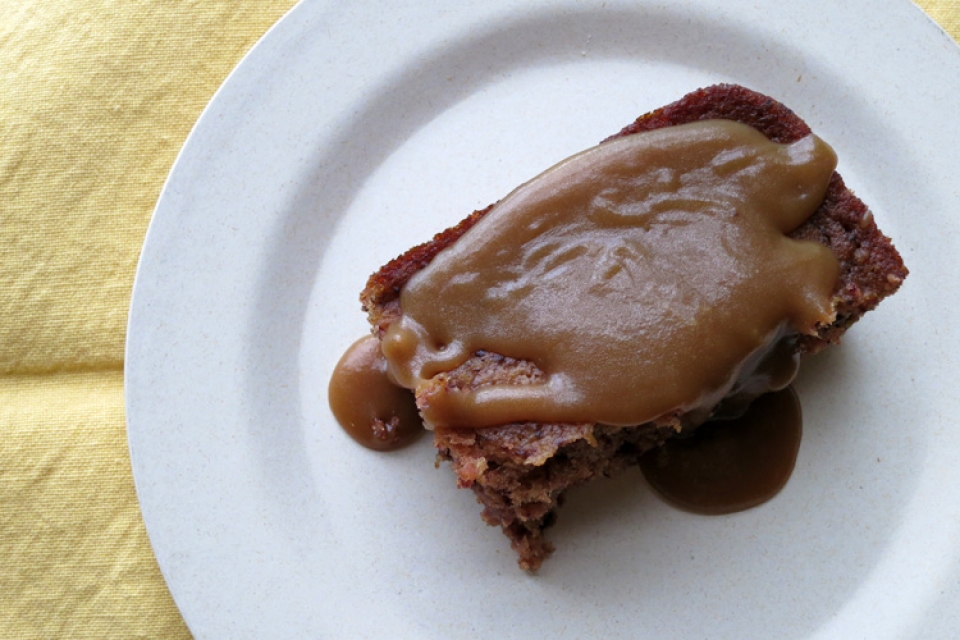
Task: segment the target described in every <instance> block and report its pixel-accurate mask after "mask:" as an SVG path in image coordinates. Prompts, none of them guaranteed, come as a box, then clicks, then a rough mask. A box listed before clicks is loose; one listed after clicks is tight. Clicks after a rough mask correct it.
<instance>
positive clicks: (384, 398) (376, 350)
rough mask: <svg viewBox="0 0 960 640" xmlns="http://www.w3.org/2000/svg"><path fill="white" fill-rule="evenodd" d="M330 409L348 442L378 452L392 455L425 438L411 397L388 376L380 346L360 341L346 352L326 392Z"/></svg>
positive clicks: (374, 341)
mask: <svg viewBox="0 0 960 640" xmlns="http://www.w3.org/2000/svg"><path fill="white" fill-rule="evenodd" d="M328 397H329V400H330V409H331V410H332V411H333V415H334V417H336V419H337V422H339V423H340V426H341V427H343V429H344V431H346V432H347V434H349V435H350V437H351V438H353V439H354V440H356V441H357V442H359V443H360V444H362V445H363V446H365V447H368V448H370V449H376V450H377V451H393V450H395V449H400V448H402V447H405V446H406V445H408V444H410V443H411V442H413V441H414V440H415V439H416V438H417V437H418V436H419V435H420V434H421V433H423V430H424V429H423V423H422V421H421V420H420V415H419V414H418V413H417V405H416V403H415V401H414V398H413V394H412V393H411V392H410V391H409V390H408V389H404V388H402V387H398V386H397V385H396V384H394V383H393V382H392V381H391V380H390V377H389V375H388V374H387V362H386V360H384V358H383V354H382V353H381V351H380V342H379V341H378V340H377V339H376V338H375V337H373V336H367V337H365V338H361V339H360V340H358V341H357V342H355V343H353V345H352V346H351V347H350V348H349V349H347V351H346V353H344V355H343V357H342V358H341V359H340V362H338V363H337V366H336V368H335V369H334V372H333V376H331V378H330V386H329V388H328Z"/></svg>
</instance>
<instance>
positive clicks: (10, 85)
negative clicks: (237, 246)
mask: <svg viewBox="0 0 960 640" xmlns="http://www.w3.org/2000/svg"><path fill="white" fill-rule="evenodd" d="M293 4H294V2H293V0H257V1H256V2H250V1H244V0H189V1H188V0H181V1H173V0H123V1H121V0H44V1H43V2H37V1H36V0H3V2H2V8H0V74H2V78H3V88H2V91H0V140H2V151H0V637H3V638H141V637H142V638H188V637H189V631H188V630H187V628H186V626H185V625H184V623H183V621H182V620H181V618H180V615H179V613H178V612H177V609H176V607H175V605H174V604H173V601H172V600H171V598H170V595H169V592H168V591H167V588H166V586H165V584H164V582H163V578H162V577H161V575H160V572H159V569H158V567H157V564H156V561H155V559H154V557H153V554H152V552H151V550H150V546H149V542H148V541H147V537H146V532H145V530H144V527H143V522H142V520H141V517H140V511H139V507H138V505H137V499H136V495H135V493H134V487H133V479H132V477H131V473H130V463H129V458H128V454H127V444H126V434H125V431H124V416H123V346H124V337H125V324H126V317H127V305H128V303H129V299H130V290H131V286H132V283H133V274H134V269H135V267H136V261H137V258H138V255H139V250H140V246H141V243H142V241H143V236H144V233H145V231H146V227H147V223H148V221H149V218H150V214H151V211H152V209H153V206H154V203H155V201H156V198H157V195H158V194H159V191H160V188H161V186H162V184H163V181H164V178H165V177H166V174H167V172H168V171H169V168H170V166H171V164H172V163H173V160H174V158H175V156H176V154H177V151H178V150H179V148H180V146H181V144H182V143H183V141H184V139H185V137H186V135H187V133H188V132H189V130H190V128H191V127H192V126H193V123H194V121H195V120H196V118H197V116H199V114H200V111H201V110H202V108H203V107H204V105H205V104H206V103H207V101H208V100H209V99H210V97H211V96H212V95H213V92H214V91H215V90H216V88H217V87H218V86H219V85H220V83H221V82H222V81H223V79H224V78H225V77H226V75H227V73H228V72H229V71H230V69H231V68H233V66H235V65H236V63H237V62H238V61H239V59H240V57H241V56H242V55H243V53H244V52H246V51H247V50H248V49H249V47H250V46H251V45H253V43H254V42H256V40H257V39H258V38H259V37H260V36H261V35H262V34H263V32H264V31H266V29H267V28H268V27H269V26H270V25H271V24H273V23H274V22H275V21H276V20H277V19H278V18H279V17H280V16H281V15H282V14H283V13H285V12H286V11H287V10H288V9H289V8H290V7H291V6H292V5H293ZM919 4H920V5H921V6H922V7H924V8H925V9H926V10H927V11H928V12H929V13H930V15H931V16H933V17H934V18H935V19H937V20H938V21H939V22H940V24H941V25H943V26H944V27H945V28H946V29H947V30H948V31H949V32H950V33H951V34H952V35H953V37H954V38H957V39H958V40H960V1H958V0H921V1H920V2H919Z"/></svg>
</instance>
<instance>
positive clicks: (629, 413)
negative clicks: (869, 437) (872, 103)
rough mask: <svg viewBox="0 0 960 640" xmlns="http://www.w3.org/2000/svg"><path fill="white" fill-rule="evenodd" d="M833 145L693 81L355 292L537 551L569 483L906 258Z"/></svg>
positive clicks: (833, 316) (870, 297) (684, 423)
mask: <svg viewBox="0 0 960 640" xmlns="http://www.w3.org/2000/svg"><path fill="white" fill-rule="evenodd" d="M835 163H836V157H835V155H834V154H833V151H832V150H831V149H830V148H829V147H828V146H827V145H826V144H825V143H823V141H821V140H820V139H819V138H817V137H816V136H814V135H812V133H811V131H810V129H809V127H808V126H807V125H806V124H805V123H804V122H803V121H802V120H801V119H800V118H799V117H798V116H796V115H795V114H794V113H793V112H792V111H790V110H789V109H787V108H786V107H785V106H783V105H782V104H780V103H778V102H776V101H775V100H773V99H771V98H769V97H766V96H763V95H761V94H758V93H756V92H753V91H751V90H748V89H745V88H743V87H740V86H736V85H717V86H713V87H709V88H706V89H701V90H698V91H695V92H693V93H691V94H689V95H687V96H685V97H684V98H682V99H681V100H679V101H677V102H675V103H673V104H671V105H668V106H666V107H663V108H661V109H658V110H656V111H654V112H652V113H649V114H647V115H644V116H642V117H640V118H639V119H638V120H637V121H636V122H634V123H633V124H631V125H630V126H628V127H626V128H625V129H623V130H622V131H621V132H620V133H618V134H616V135H615V136H612V137H611V138H610V139H608V140H606V141H604V143H602V144H601V145H599V146H598V147H595V148H593V149H590V150H587V151H585V152H583V153H582V154H578V155H577V156H574V157H573V158H571V159H568V160H566V161H564V162H562V163H560V164H559V165H557V166H556V167H554V168H552V169H550V170H549V171H548V172H545V173H544V174H542V175H541V176H539V177H538V178H536V179H534V180H531V181H530V182H528V183H526V184H525V185H523V186H521V187H519V188H518V189H517V190H515V191H514V192H513V193H511V194H510V195H508V196H507V197H506V198H504V199H503V200H501V201H500V202H498V203H496V204H494V205H491V206H490V207H487V208H486V209H483V210H481V211H477V212H474V213H473V214H471V215H470V216H468V217H467V218H466V219H464V220H463V221H462V222H460V223H459V224H458V225H456V226H454V227H452V228H450V229H447V230H446V231H443V232H442V233H440V234H438V235H436V236H435V237H434V238H433V240H431V241H430V242H427V243H425V244H422V245H419V246H417V247H414V248H413V249H410V250H409V251H407V252H406V253H404V254H403V255H401V256H400V257H398V258H396V259H395V260H393V261H391V262H390V263H388V264H387V265H385V266H384V267H383V268H382V269H380V271H378V272H377V273H375V274H374V275H373V276H371V277H370V279H369V281H368V283H367V286H366V288H365V289H364V291H363V293H362V294H361V302H362V303H363V307H364V309H365V310H366V311H367V313H368V316H369V319H370V322H371V324H372V325H373V329H374V335H375V336H376V337H377V338H378V339H379V340H380V346H381V350H382V353H383V355H384V356H385V358H386V361H387V362H388V363H389V371H390V375H391V377H392V379H393V380H394V381H395V382H397V383H399V384H400V385H402V386H404V387H407V388H409V389H412V390H413V392H414V394H415V396H416V401H417V406H418V408H419V411H420V414H421V416H422V417H423V419H424V422H425V424H426V426H427V427H428V428H432V429H433V431H434V442H435V445H436V447H437V450H438V452H439V453H438V455H439V458H440V459H443V460H447V461H449V462H450V463H451V465H452V467H453V469H454V471H455V473H456V474H457V479H458V485H459V486H460V487H465V488H467V487H468V488H471V489H472V490H473V492H474V494H475V496H476V498H477V500H478V501H479V502H480V504H481V505H482V507H483V512H482V516H483V519H484V520H485V521H486V522H487V523H488V524H490V525H498V526H500V527H501V528H502V529H503V531H504V533H505V534H506V535H507V537H508V538H510V540H511V543H512V546H513V548H514V549H515V550H516V551H517V553H518V555H519V565H520V567H521V568H523V569H526V570H531V571H532V570H536V569H537V568H539V566H540V564H541V563H542V562H543V560H544V558H546V557H547V556H548V555H549V554H550V553H551V552H552V550H553V547H552V545H551V544H550V542H549V541H548V540H547V539H546V538H545V536H544V531H545V529H546V528H547V527H549V526H550V525H551V524H552V523H553V522H554V520H555V518H556V514H557V509H558V507H559V506H560V504H561V503H562V500H563V495H564V492H565V491H566V490H567V489H569V488H571V487H573V486H576V485H579V484H582V483H584V482H587V481H589V480H591V479H593V478H597V477H609V476H612V475H614V474H616V473H618V472H620V471H622V470H624V469H626V468H628V467H630V466H632V465H636V464H638V460H639V458H640V456H641V455H642V454H643V453H644V452H646V451H649V450H651V449H653V448H655V447H658V446H659V445H661V444H663V443H664V442H665V441H666V440H667V439H669V438H671V437H673V436H675V435H677V434H678V433H688V432H690V431H692V430H693V429H696V428H697V427H698V426H699V425H700V424H701V423H703V422H704V421H705V420H707V419H710V418H713V417H717V416H723V415H735V414H737V413H740V412H742V411H743V409H744V408H745V407H746V406H747V405H748V404H749V403H750V402H751V401H752V400H753V399H754V398H756V397H757V396H759V395H760V394H762V393H766V392H767V391H771V390H777V389H782V388H784V387H786V386H787V385H788V384H789V382H790V381H791V380H792V379H793V376H794V375H795V374H796V369H797V366H798V362H799V358H800V356H802V355H807V354H812V353H815V352H817V351H819V350H820V349H822V348H823V347H824V346H826V345H827V344H830V343H835V342H837V341H838V340H839V338H840V336H841V335H842V334H843V333H844V332H845V331H846V330H847V328H849V327H850V325H852V324H853V323H854V322H856V320H857V319H858V318H860V316H862V315H863V314H864V313H865V312H866V311H868V310H870V309H872V308H873V307H875V306H876V305H877V303H878V302H879V301H880V300H881V299H883V298H884V297H886V296H888V295H890V294H892V293H893V292H895V291H896V290H897V288H898V287H899V286H900V284H901V283H902V281H903V279H904V278H905V277H906V275H907V270H906V268H905V267H904V266H903V262H902V260H901V258H900V256H899V254H898V253H897V251H896V249H894V247H893V245H892V244H891V243H890V241H889V239H888V238H886V237H885V236H884V235H883V234H882V233H881V232H880V231H879V230H878V229H877V227H876V224H875V223H874V221H873V217H872V215H871V214H870V212H869V211H868V210H867V208H866V206H865V205H864V204H863V203H862V202H861V201H860V200H859V199H857V198H856V196H854V195H853V194H852V193H851V192H850V191H849V190H848V189H847V188H846V187H845V185H844V183H843V180H842V179H841V178H840V176H839V175H838V174H837V173H836V172H835V171H834V167H835Z"/></svg>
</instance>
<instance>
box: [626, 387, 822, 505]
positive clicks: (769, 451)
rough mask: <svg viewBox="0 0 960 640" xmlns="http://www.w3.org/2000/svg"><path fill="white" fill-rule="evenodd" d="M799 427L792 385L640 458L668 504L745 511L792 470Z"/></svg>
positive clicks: (768, 494)
mask: <svg viewBox="0 0 960 640" xmlns="http://www.w3.org/2000/svg"><path fill="white" fill-rule="evenodd" d="M802 431H803V426H802V417H801V411H800V402H799V400H798V399H797V396H796V394H795V393H794V392H793V389H792V388H790V387H787V388H786V389H783V390H782V391H777V392H774V393H769V394H766V395H763V396H761V397H760V398H758V399H756V400H755V401H754V402H753V404H751V405H750V407H749V408H748V409H747V411H746V413H745V414H744V415H743V416H741V417H739V418H735V419H732V420H717V421H712V422H707V423H705V424H703V425H701V426H700V427H699V428H698V429H697V430H696V431H695V432H694V433H693V435H692V436H690V437H687V438H673V439H671V440H668V441H667V442H666V444H664V445H663V446H662V447H660V448H658V449H655V450H653V451H650V452H648V453H646V454H644V455H643V456H642V457H641V458H640V469H641V470H642V471H643V475H644V476H645V477H646V479H647V481H648V482H649V483H650V485H651V486H652V487H653V488H654V489H655V490H656V491H657V493H659V494H660V495H661V496H663V498H664V499H665V500H667V501H668V502H670V503H671V504H673V505H675V506H677V507H679V508H681V509H684V510H686V511H692V512H694V513H702V514H711V515H716V514H723V513H733V512H736V511H743V510H744V509H749V508H751V507H755V506H757V505H759V504H761V503H763V502H766V501H767V500H769V499H770V498H772V497H773V496H775V495H776V494H777V493H778V492H779V491H780V489H782V488H783V486H784V485H785V484H786V483H787V480H788V479H789V478H790V474H791V473H792V472H793V467H794V464H795V463H796V460H797V452H798V451H799V449H800V437H801V434H802Z"/></svg>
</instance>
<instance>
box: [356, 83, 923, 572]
mask: <svg viewBox="0 0 960 640" xmlns="http://www.w3.org/2000/svg"><path fill="white" fill-rule="evenodd" d="M708 119H728V120H735V121H738V122H740V123H743V124H747V125H750V126H752V127H754V128H755V129H757V130H758V131H760V132H761V133H763V134H764V135H766V136H767V137H768V138H769V139H771V140H773V141H774V142H780V143H790V142H795V141H797V140H799V139H801V138H803V137H805V136H806V135H808V134H809V133H810V128H809V127H808V126H807V125H806V123H804V122H803V120H801V119H800V118H799V117H797V116H796V115H795V114H794V113H793V112H792V111H790V110H789V109H787V108H786V107H785V106H783V105H782V104H780V103H779V102H777V101H775V100H773V99H772V98H769V97H767V96H764V95H762V94H759V93H756V92H754V91H751V90H749V89H745V88H743V87H740V86H737V85H716V86H712V87H708V88H705V89H700V90H698V91H695V92H693V93H690V94H688V95H687V96H685V97H683V98H682V99H680V100H679V101H677V102H675V103H673V104H670V105H668V106H665V107H663V108H661V109H658V110H656V111H653V112H651V113H649V114H647V115H644V116H641V117H640V118H639V119H637V121H636V122H634V123H633V124H631V125H630V126H628V127H626V128H625V129H623V130H622V131H621V132H620V133H618V134H616V135H615V136H612V138H616V137H620V136H626V135H630V134H633V133H637V132H640V131H647V130H652V129H657V128H661V127H668V126H673V125H679V124H684V123H688V122H694V121H698V120H708ZM491 207H492V205H491ZM491 207H487V208H486V209H483V210H481V211H476V212H474V213H473V214H471V215H470V216H468V217H467V218H466V219H464V220H463V221H461V222H460V223H459V224H458V225H456V226H454V227H452V228H450V229H447V230H446V231H443V232H442V233H439V234H437V235H436V236H435V237H434V238H433V239H432V240H431V241H430V242H427V243H425V244H422V245H419V246H417V247H414V248H413V249H411V250H409V251H407V252H406V253H404V254H403V255H402V256H400V257H398V258H396V259H395V260H393V261H391V262H389V263H388V264H387V265H385V266H384V267H383V268H382V269H380V271H378V272H377V273H375V274H374V275H372V276H371V277H370V279H369V281H368V283H367V286H366V288H365V289H364V291H363V293H362V294H361V302H362V303H363V307H364V309H365V310H366V311H367V313H368V315H369V318H370V322H371V323H372V324H373V326H374V329H375V332H376V333H378V335H381V336H382V335H383V333H384V332H385V331H386V328H387V327H388V326H390V324H391V323H392V322H393V321H395V320H396V319H397V318H399V315H400V309H399V295H400V291H401V289H402V288H403V286H404V284H405V283H406V282H407V281H408V280H409V279H410V277H411V276H412V275H413V274H414V273H416V272H417V271H419V270H420V269H422V268H423V267H424V266H426V265H427V264H429V263H430V261H431V260H432V259H433V257H434V256H435V255H436V254H437V253H438V252H440V251H441V250H443V249H444V248H445V247H447V246H449V245H451V244H452V243H454V242H456V240H457V239H458V238H459V237H460V236H462V235H463V234H464V233H465V232H466V231H467V230H468V229H470V227H472V226H473V225H474V223H475V222H476V221H477V220H479V219H480V217H481V216H483V215H484V214H485V213H486V212H487V211H489V210H490V208H491ZM791 237H793V238H796V239H802V240H812V241H816V242H819V243H821V244H823V245H825V246H827V247H829V248H830V249H831V250H832V252H833V253H834V254H835V256H836V257H837V259H838V261H839V263H840V278H839V281H838V286H837V289H836V291H835V294H834V308H835V310H836V320H835V322H833V323H832V324H830V325H827V326H823V327H820V329H819V331H818V334H817V335H816V336H797V337H796V340H795V348H796V350H797V351H798V352H799V353H802V354H810V353H815V352H817V351H819V350H820V349H822V348H823V347H824V346H826V345H827V344H831V343H836V342H837V341H838V340H839V338H840V336H841V335H842V334H843V333H844V332H845V331H846V330H847V328H849V327H850V325H852V324H853V323H854V322H856V320H857V319H859V318H860V316H862V315H863V314H864V313H866V312H867V311H869V310H870V309H872V308H873V307H875V306H876V305H877V303H879V302H880V300H882V299H883V298H884V297H886V296H888V295H890V294H892V293H894V292H895V291H896V290H897V288H898V287H899V286H900V284H901V282H902V281H903V279H904V278H905V277H906V275H907V270H906V268H905V267H904V265H903V261H902V260H901V258H900V255H899V254H898V253H897V251H896V249H895V248H894V247H893V245H892V244H891V243H890V240H889V239H888V238H887V237H886V236H884V235H883V234H882V233H881V232H880V231H879V230H878V229H877V226H876V224H875V223H874V221H873V216H872V215H871V213H870V212H869V211H868V210H867V207H866V206H865V205H864V204H863V202H861V201H860V200H859V199H858V198H857V197H856V196H854V195H853V193H851V192H850V190H849V189H847V188H846V187H845V186H844V183H843V180H842V179H841V177H840V175H839V174H837V173H834V174H833V177H832V179H831V182H830V185H829V188H828V191H827V195H826V197H825V199H824V201H823V203H822V204H821V205H820V207H819V208H818V209H817V211H816V212H815V213H814V214H813V215H812V216H811V217H810V218H809V219H808V220H807V221H806V222H805V223H804V224H803V225H802V226H801V227H799V228H798V229H797V230H796V231H794V232H793V233H792V234H791ZM540 376H542V372H540V371H539V370H538V369H537V367H536V366H535V365H534V364H532V363H530V362H523V361H518V360H515V359H512V358H508V357H504V356H500V355H497V354H493V353H488V352H478V353H476V354H474V355H473V357H471V358H470V359H469V360H468V361H467V362H465V363H464V364H463V365H461V366H460V367H458V368H456V369H455V370H453V371H450V372H446V373H442V374H440V375H438V376H436V377H435V378H433V379H432V380H431V381H430V383H429V384H428V385H426V387H425V388H423V389H420V390H418V392H417V396H418V402H421V403H424V402H429V397H430V395H431V394H432V393H435V392H436V391H437V390H444V389H464V388H466V389H471V388H477V387H481V386H484V385H487V384H493V383H499V384H502V383H504V382H509V383H511V384H529V383H530V382H533V381H536V380H537V379H538V378H539V377H540ZM681 418H682V416H673V417H672V418H671V419H669V420H665V421H663V422H661V423H647V424H643V425H638V426H635V427H609V426H605V425H600V424H589V423H585V424H542V423H519V424H508V425H503V426H499V427H492V428H486V429H476V430H474V429H462V430H457V429H442V430H441V429H438V430H437V431H436V432H435V434H434V438H435V444H436V447H437V449H438V451H439V457H440V458H442V459H445V460H448V461H450V463H451V464H452V466H453V469H454V471H455V472H456V474H457V478H458V485H459V486H460V487H470V488H471V489H473V492H474V494H475V495H476V498H477V500H478V501H479V502H480V504H481V505H483V514H482V515H483V519H484V520H485V521H486V522H487V523H488V524H490V525H499V526H501V527H502V528H503V531H504V533H505V534H506V535H507V537H509V538H510V540H511V543H512V546H513V548H514V549H515V550H516V551H517V553H518V554H519V565H520V567H521V568H523V569H527V570H531V571H532V570H536V569H537V568H538V567H539V566H540V564H541V563H542V562H543V560H544V558H546V557H547V556H548V555H549V554H550V552H551V551H552V550H553V546H552V545H551V544H550V542H549V541H547V539H546V538H545V537H544V533H543V532H544V529H545V528H546V527H548V526H549V525H550V524H552V523H553V521H554V520H555V518H556V510H557V508H558V507H559V505H560V504H561V503H562V500H563V494H564V492H565V491H566V490H567V489H568V488H570V487H572V486H575V485H579V484H582V483H584V482H587V481H588V480H591V479H592V478H595V477H598V476H608V477H609V476H612V475H614V474H616V473H618V472H619V471H621V470H623V469H625V468H627V467H628V466H630V465H633V464H636V463H637V460H638V458H639V456H640V455H641V454H642V453H643V452H645V451H647V450H649V449H651V448H653V447H656V446H658V445H660V444H661V443H662V442H663V441H664V440H666V439H667V438H669V437H670V436H672V435H674V434H676V433H677V431H678V430H679V427H680V422H681Z"/></svg>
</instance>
